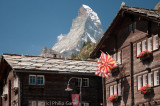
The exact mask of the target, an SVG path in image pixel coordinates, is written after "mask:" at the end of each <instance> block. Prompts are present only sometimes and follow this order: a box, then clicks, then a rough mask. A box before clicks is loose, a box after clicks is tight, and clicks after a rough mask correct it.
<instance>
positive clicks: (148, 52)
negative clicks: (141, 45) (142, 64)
mask: <svg viewBox="0 0 160 106" xmlns="http://www.w3.org/2000/svg"><path fill="white" fill-rule="evenodd" d="M151 53H152V52H150V51H148V50H145V51H143V52H141V53H140V54H139V55H138V57H143V56H146V55H148V54H151Z"/></svg>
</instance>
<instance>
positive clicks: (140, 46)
mask: <svg viewBox="0 0 160 106" xmlns="http://www.w3.org/2000/svg"><path fill="white" fill-rule="evenodd" d="M139 43H140V53H141V52H142V41H141V42H137V43H136V54H137V57H138V55H139V54H140V53H138V44H139Z"/></svg>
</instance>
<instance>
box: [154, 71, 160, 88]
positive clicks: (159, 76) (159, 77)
mask: <svg viewBox="0 0 160 106" xmlns="http://www.w3.org/2000/svg"><path fill="white" fill-rule="evenodd" d="M155 72H157V74H158V81H159V83H158V84H157V85H155V75H154V74H155ZM159 73H160V72H159V70H155V71H154V72H153V86H154V87H156V86H159V85H160V74H159ZM156 77H157V76H156Z"/></svg>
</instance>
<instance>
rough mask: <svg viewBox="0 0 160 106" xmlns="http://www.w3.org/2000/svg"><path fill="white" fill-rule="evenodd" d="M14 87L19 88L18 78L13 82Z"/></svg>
mask: <svg viewBox="0 0 160 106" xmlns="http://www.w3.org/2000/svg"><path fill="white" fill-rule="evenodd" d="M13 87H14V88H15V87H18V78H17V77H16V78H15V79H14V82H13Z"/></svg>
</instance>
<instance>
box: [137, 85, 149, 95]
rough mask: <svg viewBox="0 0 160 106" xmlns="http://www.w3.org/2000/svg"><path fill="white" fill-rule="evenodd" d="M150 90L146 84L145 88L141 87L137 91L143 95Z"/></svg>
mask: <svg viewBox="0 0 160 106" xmlns="http://www.w3.org/2000/svg"><path fill="white" fill-rule="evenodd" d="M150 89H151V86H150V85H148V84H147V85H146V86H142V87H141V88H140V89H139V91H140V92H141V93H143V94H145V93H147V92H149V91H150Z"/></svg>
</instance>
